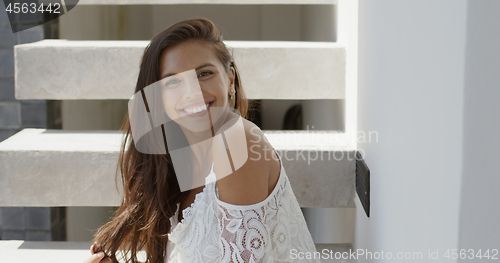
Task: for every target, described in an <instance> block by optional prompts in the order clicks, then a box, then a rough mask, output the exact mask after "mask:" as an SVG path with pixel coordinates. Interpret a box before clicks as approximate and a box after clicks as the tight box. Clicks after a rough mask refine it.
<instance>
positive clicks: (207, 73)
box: [160, 40, 235, 132]
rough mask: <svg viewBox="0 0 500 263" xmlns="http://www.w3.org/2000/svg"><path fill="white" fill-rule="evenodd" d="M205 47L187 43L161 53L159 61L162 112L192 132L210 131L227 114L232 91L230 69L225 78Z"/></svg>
mask: <svg viewBox="0 0 500 263" xmlns="http://www.w3.org/2000/svg"><path fill="white" fill-rule="evenodd" d="M209 45H210V44H209V43H207V42H205V41H203V40H188V41H185V42H183V43H181V44H179V45H176V46H173V47H171V48H168V49H166V50H164V51H163V52H162V53H161V57H160V74H161V79H162V80H161V81H160V84H161V85H160V86H161V89H162V99H163V104H164V107H165V112H166V113H167V115H168V116H169V117H170V119H172V120H173V121H175V122H176V123H178V124H179V125H180V126H181V127H183V128H186V129H188V130H190V131H193V132H201V131H206V130H208V129H210V127H211V123H215V122H216V121H217V120H219V119H220V117H221V116H223V115H224V114H225V113H226V112H228V111H229V109H228V108H227V107H228V105H229V104H228V94H229V90H230V89H234V75H235V73H234V69H233V68H232V67H231V73H232V74H231V75H229V74H227V72H226V71H225V70H224V66H223V64H222V62H221V61H220V60H219V58H217V56H216V55H215V52H214V51H213V50H212V48H211V47H210V46H209ZM206 105H208V107H209V111H210V118H209V114H208V111H207V110H206V109H205V107H206ZM200 110H201V111H200ZM210 120H211V122H210ZM212 125H213V124H212Z"/></svg>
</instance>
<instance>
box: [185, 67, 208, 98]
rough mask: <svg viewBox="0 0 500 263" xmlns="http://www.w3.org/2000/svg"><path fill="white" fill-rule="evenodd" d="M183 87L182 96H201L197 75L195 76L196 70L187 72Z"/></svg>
mask: <svg viewBox="0 0 500 263" xmlns="http://www.w3.org/2000/svg"><path fill="white" fill-rule="evenodd" d="M185 84H186V85H185V87H184V97H185V98H190V97H197V96H200V97H201V98H203V96H202V92H201V87H200V82H199V81H198V77H197V76H196V72H195V73H194V74H188V75H187V76H186V79H185Z"/></svg>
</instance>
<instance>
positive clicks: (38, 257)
mask: <svg viewBox="0 0 500 263" xmlns="http://www.w3.org/2000/svg"><path fill="white" fill-rule="evenodd" d="M90 245H91V243H90V242H37V241H22V240H9V241H5V240H4V241H0V259H1V261H2V262H16V263H33V262H37V263H73V262H74V263H82V262H83V261H85V260H86V259H87V258H88V257H89V256H90V255H91V254H90V249H89V248H90ZM350 249H352V246H351V244H316V250H317V251H318V252H321V251H325V253H326V255H328V257H326V256H324V255H325V253H323V257H322V258H321V262H324V263H356V262H357V260H355V259H335V257H333V259H332V258H331V256H330V255H335V253H337V252H339V253H344V252H347V254H348V253H349V250H350ZM344 255H345V253H344ZM291 256H292V257H295V256H297V257H299V256H300V255H298V254H292V253H291ZM296 262H300V259H297V260H296Z"/></svg>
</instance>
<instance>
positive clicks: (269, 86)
mask: <svg viewBox="0 0 500 263" xmlns="http://www.w3.org/2000/svg"><path fill="white" fill-rule="evenodd" d="M148 43H149V41H69V40H42V41H38V42H33V43H29V44H22V45H16V46H15V47H14V53H15V86H16V99H18V100H26V99H52V100H73V99H130V98H131V97H132V95H133V94H134V90H135V85H136V82H137V75H138V73H139V64H140V60H141V58H142V54H143V52H144V48H145V47H146V46H147V44H148ZM225 43H226V45H227V46H228V47H229V49H230V50H232V52H233V56H234V59H235V62H236V65H237V66H238V68H239V70H240V75H241V80H242V82H243V85H244V89H245V93H246V94H247V97H248V98H249V99H290V100H295V99H296V100H304V99H344V98H345V48H344V47H343V46H342V45H339V44H337V43H333V42H296V41H225Z"/></svg>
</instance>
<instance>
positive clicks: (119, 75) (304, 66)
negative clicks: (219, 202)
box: [0, 0, 356, 262]
mask: <svg viewBox="0 0 500 263" xmlns="http://www.w3.org/2000/svg"><path fill="white" fill-rule="evenodd" d="M181 3H182V4H288V5H290V4H308V5H312V4H334V5H338V4H339V3H337V1H336V0H295V1H294V0H272V1H268V0H249V1H246V0H204V1H203V0H191V1H181V0H148V1H146V3H144V1H141V0H113V1H111V0H109V1H108V0H104V1H103V0H80V1H79V5H101V4H103V5H136V4H181ZM340 10H341V9H340ZM225 42H226V45H228V46H229V47H231V48H232V52H233V55H234V57H235V60H236V61H237V63H238V67H239V69H240V72H241V78H242V80H243V81H244V83H245V92H246V94H247V96H248V98H249V99H274V100H292V99H300V100H304V99H310V100H314V99H345V101H346V108H347V109H346V112H347V115H348V116H347V118H346V122H347V123H348V125H346V130H345V132H344V133H338V132H318V131H287V132H284V131H264V133H265V135H266V137H267V138H268V139H269V140H270V142H271V144H272V145H273V146H274V147H275V149H276V150H278V152H279V153H280V154H281V156H282V160H283V165H284V166H285V169H286V171H287V174H288V176H289V178H290V182H291V183H292V188H293V190H294V193H295V195H296V196H297V199H298V201H299V203H300V205H301V206H302V207H331V208H334V207H335V208H337V207H338V208H340V207H351V208H352V207H354V197H355V160H354V154H355V151H356V146H355V142H354V140H353V134H355V131H354V129H353V128H352V127H353V123H355V122H356V120H355V114H353V112H354V111H353V108H354V107H355V92H353V91H352V90H349V89H348V86H349V85H348V84H347V81H346V76H348V75H349V74H350V73H349V70H348V66H347V63H346V60H347V59H348V57H347V56H346V46H345V45H344V44H342V41H338V42H292V41H225ZM147 43H148V41H69V40H43V41H38V42H35V43H31V44H23V45H17V46H15V67H16V68H15V77H16V98H17V99H20V100H28V99H51V100H82V99H100V100H107V99H130V97H131V96H132V95H133V90H134V87H135V81H136V78H137V74H138V66H139V61H140V58H141V55H142V52H143V50H144V48H145V46H146V45H147ZM75 61H78V63H75ZM262 65H264V66H262ZM254 76H262V77H260V78H255V77H254ZM351 85H352V84H351ZM103 87H106V88H105V89H103ZM121 141H122V134H121V133H120V132H116V131H102V130H95V131H68V130H50V129H24V130H22V131H21V132H19V133H17V134H16V135H14V136H12V137H10V138H9V139H7V140H5V141H3V142H1V143H0V167H2V169H0V196H1V198H0V206H34V207H36V206H117V205H119V203H120V192H119V190H117V189H116V187H115V171H116V165H117V160H118V152H119V149H120V142H121ZM318 153H319V154H320V156H318ZM89 196H93V198H88V197H89ZM89 246H90V243H85V242H28V241H26V242H23V241H0V255H1V257H2V261H4V259H5V262H32V261H36V262H44V261H43V260H46V261H47V262H49V261H50V262H83V260H85V259H86V258H87V257H88V256H89V252H88V248H89ZM350 248H351V244H317V249H318V251H321V250H322V249H328V250H329V251H332V252H333V253H335V252H341V253H342V252H346V251H349V249H350ZM68 259H69V260H68ZM324 262H356V260H324Z"/></svg>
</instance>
